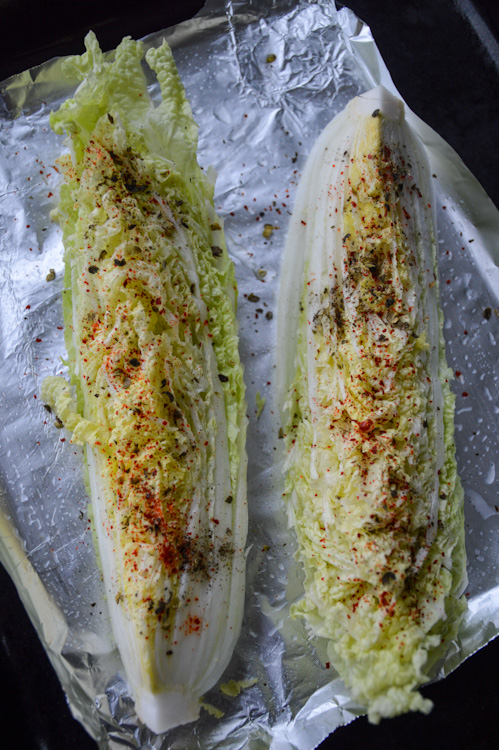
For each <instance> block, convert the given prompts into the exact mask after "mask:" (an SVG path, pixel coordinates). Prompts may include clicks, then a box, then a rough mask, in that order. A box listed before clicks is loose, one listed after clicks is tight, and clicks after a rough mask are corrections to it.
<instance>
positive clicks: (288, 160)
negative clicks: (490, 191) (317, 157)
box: [0, 0, 499, 750]
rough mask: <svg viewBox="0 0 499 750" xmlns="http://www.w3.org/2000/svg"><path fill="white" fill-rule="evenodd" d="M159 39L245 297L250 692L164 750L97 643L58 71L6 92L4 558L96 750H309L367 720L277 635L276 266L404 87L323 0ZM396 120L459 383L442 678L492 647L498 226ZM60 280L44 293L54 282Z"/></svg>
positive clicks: (235, 12)
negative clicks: (78, 422) (424, 168)
mask: <svg viewBox="0 0 499 750" xmlns="http://www.w3.org/2000/svg"><path fill="white" fill-rule="evenodd" d="M164 36H165V37H166V38H167V39H168V41H169V43H170V44H171V46H172V48H173V51H174V55H175V59H176V61H177V64H178V68H179V70H180V74H181V77H182V79H183V81H184V83H185V86H186V89H187V94H188V97H189V99H190V101H191V104H192V108H193V112H194V116H195V119H196V120H197V122H198V123H199V129H200V132H199V135H200V142H199V143H200V149H199V157H200V161H201V163H202V164H203V165H205V166H208V165H210V164H211V165H213V166H214V167H215V169H216V170H217V172H218V181H217V187H216V206H217V209H218V211H219V213H220V215H221V216H222V217H223V218H224V220H225V227H226V235H227V244H228V248H229V252H230V254H231V256H232V258H233V260H234V263H235V266H236V273H237V277H238V282H239V321H240V333H241V354H242V358H243V362H244V365H245V378H246V384H247V397H248V414H249V418H250V428H249V434H248V453H249V472H248V497H249V509H250V525H249V536H248V578H247V600H246V611H245V618H244V623H243V630H242V634H241V638H240V641H239V643H238V645H237V647H236V650H235V653H234V657H233V659H232V662H231V664H230V666H229V668H228V670H227V672H226V673H225V675H224V677H223V681H224V682H227V681H228V680H230V679H234V680H251V679H254V678H256V680H257V682H256V683H255V684H253V685H252V686H251V687H247V688H246V689H244V690H242V691H241V693H240V694H239V696H237V697H233V698H231V697H228V696H227V695H224V694H223V693H222V692H220V689H219V687H218V686H217V687H215V688H214V689H213V690H212V691H211V692H210V694H208V695H207V696H206V703H207V704H210V705H211V706H214V707H216V709H218V710H219V711H221V712H223V716H221V717H217V716H213V715H211V714H210V713H208V712H207V711H203V712H202V715H201V718H200V719H199V720H198V721H197V722H196V723H195V724H193V725H188V726H186V727H179V728H177V729H175V730H172V731H170V732H169V733H168V734H166V735H164V736H162V737H155V736H153V735H152V734H151V733H150V732H149V731H148V730H146V729H144V728H142V727H140V726H139V725H138V723H137V720H136V716H135V713H134V710H133V704H132V702H131V700H130V697H129V694H128V690H127V685H126V682H125V680H124V678H123V674H122V669H121V664H120V659H119V656H118V654H117V651H116V648H115V647H114V645H113V641H112V637H111V633H110V625H109V621H108V617H107V612H106V603H105V600H104V597H103V589H102V584H101V577H100V572H99V569H98V565H97V563H96V558H95V552H94V547H93V536H92V528H91V520H90V517H89V515H88V510H87V502H88V498H87V496H86V493H85V484H84V476H83V472H84V469H83V460H82V453H81V451H80V449H79V448H78V447H76V446H73V445H72V444H71V443H70V436H69V434H67V433H66V432H65V431H64V430H58V429H56V427H55V426H54V418H53V415H50V414H49V413H48V412H47V411H45V410H44V408H43V405H42V403H41V401H40V398H39V393H40V384H41V381H42V379H43V378H44V377H45V376H46V375H53V374H58V373H61V372H64V370H65V368H64V365H63V364H62V362H61V358H64V343H63V331H62V311H61V289H62V270H63V269H62V243H61V234H60V231H59V228H58V227H57V226H56V225H55V224H54V223H53V222H51V220H50V211H51V209H52V208H54V206H55V205H56V201H57V194H58V185H59V182H60V177H59V174H58V172H57V170H56V168H55V160H56V158H57V157H58V156H59V155H60V154H61V151H62V150H63V146H62V143H61V140H60V138H58V137H56V136H55V135H54V134H53V133H52V132H51V130H50V127H49V124H48V116H49V112H50V110H51V109H54V108H56V107H57V106H58V105H59V104H60V103H61V101H62V100H63V99H64V98H65V97H66V96H67V95H68V94H70V93H72V91H71V89H70V88H68V85H67V84H66V83H65V82H64V81H63V78H62V75H61V65H60V60H55V61H51V62H48V63H47V64H45V65H42V66H40V67H39V68H36V69H34V70H33V71H31V72H26V73H23V74H20V75H18V76H14V77H13V78H10V79H9V80H8V81H6V82H4V84H3V85H2V86H1V92H2V99H1V100H0V108H1V111H0V116H1V122H0V142H1V150H0V201H1V218H0V222H1V226H0V233H1V234H0V238H1V239H0V242H1V250H0V252H1V264H0V308H1V313H0V315H1V317H0V325H1V351H2V358H1V364H0V367H1V373H0V384H1V385H0V404H1V409H0V422H1V429H2V443H1V448H0V479H1V496H0V508H1V513H0V527H1V528H0V538H1V546H0V559H1V561H2V562H3V564H4V565H5V567H6V568H7V569H8V571H9V572H10V573H11V575H12V577H13V579H14V581H15V583H16V585H17V587H18V590H19V593H20V594H21V597H22V599H23V601H24V603H25V606H26V607H27V609H28V612H29V613H30V616H31V618H32V620H33V622H34V624H35V626H36V628H37V630H38V632H39V634H40V637H41V639H42V641H43V643H44V645H45V647H46V650H47V652H48V654H49V656H50V658H51V661H52V663H53V664H54V667H55V669H56V670H57V673H58V675H59V677H60V679H61V681H62V684H63V686H64V689H65V690H66V692H67V695H68V699H69V702H70V706H71V709H72V711H73V714H74V715H75V716H76V717H77V718H78V719H79V720H80V721H81V722H82V723H83V724H84V726H85V727H86V728H87V730H88V731H89V732H90V734H91V735H92V736H93V737H95V739H96V740H97V741H98V742H99V743H100V746H101V747H102V748H118V747H119V748H122V747H130V748H139V747H140V748H155V749H157V750H159V749H160V748H161V749H166V748H178V749H179V750H191V749H193V748H203V750H209V748H215V747H216V748H231V749H235V748H243V747H244V748H252V749H255V750H256V748H264V747H268V746H270V747H271V748H273V749H274V750H287V749H288V748H290V749H291V748H296V749H298V750H309V749H311V748H313V747H315V746H316V745H317V744H319V743H320V742H321V741H322V740H323V739H324V738H325V737H326V736H327V735H328V734H329V733H330V732H332V731H333V730H334V729H335V728H336V727H337V726H339V725H340V724H344V723H346V722H348V721H350V720H351V719H352V718H353V717H355V716H357V715H359V714H360V713H361V712H362V710H361V708H360V707H359V706H357V705H355V703H353V702H352V700H351V699H350V698H349V696H348V693H347V691H346V690H345V688H344V686H343V684H342V682H341V681H340V680H339V679H338V678H337V676H336V674H335V672H334V670H333V669H332V668H327V666H326V656H325V648H324V644H323V643H321V642H320V640H318V639H315V640H314V639H310V638H309V637H308V635H307V632H306V629H305V626H304V624H303V623H302V622H301V621H293V620H291V619H290V618H289V606H290V603H291V602H292V601H293V600H295V599H296V598H298V597H299V596H300V593H301V582H300V581H301V578H300V569H299V567H298V566H297V565H296V563H295V562H294V558H293V551H294V543H293V537H292V535H291V533H290V531H289V530H288V528H287V519H286V513H285V509H284V507H283V504H282V499H281V496H282V491H283V478H282V473H281V467H280V465H279V461H280V460H281V458H282V456H281V444H282V441H280V440H279V437H278V434H279V420H278V416H277V413H276V410H275V400H274V387H275V385H276V384H275V361H274V348H275V347H274V341H275V336H276V330H275V320H276V316H275V311H276V301H277V291H278V283H279V265H280V258H281V254H282V250H283V245H284V240H285V235H286V227H287V224H288V218H289V215H290V211H291V209H292V206H293V202H294V196H295V191H296V186H297V182H298V180H299V177H300V174H301V171H302V169H303V166H304V163H305V160H306V157H307V155H308V153H309V152H310V150H311V147H312V145H313V143H314V141H315V139H316V137H317V136H318V135H319V133H320V132H321V130H322V129H323V127H324V126H325V125H326V124H327V123H328V122H329V120H330V119H331V118H332V117H333V116H334V115H335V114H337V113H338V112H339V111H340V110H341V109H342V108H343V107H344V106H345V104H346V103H347V102H348V101H349V99H351V98H352V97H353V96H355V95H357V94H359V93H361V92H362V91H365V90H367V89H369V88H371V87H372V86H374V85H377V84H378V83H380V82H382V83H384V85H385V86H387V88H389V89H391V90H392V91H394V92H395V89H394V86H393V83H392V82H391V79H390V76H389V73H388V71H387V70H386V68H385V66H384V64H383V62H382V60H381V59H380V56H379V53H378V51H377V49H376V46H375V43H374V41H373V39H372V37H371V34H370V31H369V29H368V28H366V27H365V26H364V25H363V24H362V23H361V22H360V21H359V20H358V19H357V18H356V17H355V16H354V15H353V14H352V13H351V12H350V11H347V10H346V9H343V10H342V11H340V12H337V10H336V8H335V7H334V4H333V3H332V2H327V0H320V1H319V2H317V3H315V4H310V3H308V2H306V1H305V0H301V1H300V0H298V2H291V0H277V1H276V2H270V0H267V2H256V0H247V1H246V2H243V0H241V1H240V2H237V0H234V1H231V0H227V2H226V3H225V4H223V3H222V2H221V0H217V1H213V2H208V5H207V6H206V7H205V8H204V10H203V11H202V13H201V14H200V15H199V16H198V17H197V18H195V19H193V20H191V21H189V22H186V23H184V24H181V25H180V26H177V27H176V28H173V29H168V30H166V31H163V32H161V33H158V34H155V35H153V36H151V37H148V38H147V40H146V44H148V45H157V44H159V43H160V42H161V40H162V38H163V37H164ZM395 93H396V92H395ZM408 117H409V119H410V121H411V123H412V124H413V126H414V127H415V129H416V130H417V131H418V133H419V134H420V136H421V137H422V139H423V141H424V142H425V144H426V146H427V148H428V153H429V157H430V161H431V166H432V171H433V172H434V174H435V175H436V178H435V180H434V182H435V190H436V203H437V215H438V222H439V226H438V229H439V248H440V273H441V289H442V304H443V309H444V314H445V336H446V340H447V354H448V360H449V364H450V365H451V367H452V368H453V369H454V370H455V371H457V377H456V380H455V381H454V383H453V388H454V391H455V392H456V394H457V402H456V441H457V454H458V464H459V470H460V475H461V478H462V482H463V484H464V488H465V493H466V501H465V502H466V530H467V550H468V558H469V566H468V572H469V587H468V590H467V597H468V604H469V609H468V612H467V614H466V616H465V618H464V621H463V623H462V627H461V630H460V634H459V639H458V640H457V642H456V643H455V644H453V646H452V648H451V650H450V652H449V654H448V656H447V658H446V660H445V662H444V663H443V664H441V665H440V666H439V671H438V674H436V675H434V677H435V678H439V677H443V676H445V674H447V673H448V672H450V671H451V670H452V669H454V668H455V667H456V666H457V665H458V664H459V663H460V662H462V661H463V660H464V659H465V658H466V657H468V656H469V655H470V654H472V653H473V652H474V651H476V650H477V649H478V648H480V647H481V646H483V645H484V644H486V643H487V642H488V641H489V640H490V639H491V638H493V637H495V636H496V635H497V634H498V632H499V580H498V579H499V573H498V571H499V565H498V558H499V533H498V529H499V506H498V505H497V503H498V502H499V500H498V497H497V479H496V464H497V461H498V458H499V451H498V435H499V430H498V420H497V415H498V413H499V388H498V383H497V367H496V362H497V343H496V342H497V338H498V337H499V319H498V317H497V315H496V314H495V309H496V308H497V307H498V299H497V295H498V293H499V270H498V268H497V267H496V265H495V263H497V262H499V240H498V238H499V215H498V212H497V211H496V209H495V208H494V206H493V205H492V203H491V202H490V201H489V200H488V198H487V197H486V196H485V195H484V193H483V191H482V189H481V188H480V186H479V185H478V184H477V183H476V181H475V180H474V178H473V177H472V176H471V174H470V173H469V172H468V171H467V170H466V169H465V167H464V166H463V164H462V163H461V161H460V160H459V158H458V157H457V156H456V154H455V153H454V152H453V151H452V150H451V149H450V148H449V147H448V146H447V145H446V144H445V143H444V142H443V141H442V140H441V139H440V138H439V137H438V136H437V135H436V134H435V133H434V132H433V131H432V130H431V129H430V128H428V127H427V126H426V125H424V124H423V123H422V122H421V121H419V120H418V119H417V118H416V117H415V116H414V115H413V114H412V113H408ZM51 269H53V271H54V274H55V278H53V279H52V280H47V279H50V278H51V276H52V275H53V274H52V273H51ZM458 373H462V374H461V375H459V374H458ZM463 378H465V382H466V386H464V385H463V383H462V380H463ZM465 388H466V390H465ZM257 393H258V394H259V396H258V398H257ZM261 399H265V405H264V407H263V410H261V406H262V401H261ZM260 412H261V413H260ZM497 469H499V466H497Z"/></svg>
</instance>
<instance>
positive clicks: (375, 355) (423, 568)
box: [277, 87, 465, 721]
mask: <svg viewBox="0 0 499 750" xmlns="http://www.w3.org/2000/svg"><path fill="white" fill-rule="evenodd" d="M430 179H431V178H430V177H429V174H428V166H427V162H426V158H425V154H424V152H423V149H422V146H421V145H420V144H419V143H418V141H417V138H416V136H415V135H414V134H413V133H412V132H411V130H410V128H409V127H408V125H407V124H406V122H405V119H404V108H403V104H402V102H400V101H399V100H397V99H395V97H393V96H392V95H390V94H389V93H388V92H387V91H386V90H385V89H383V88H382V87H379V88H378V89H375V90H373V91H371V92H368V93H367V94H364V95H363V96H361V97H358V98H357V99H354V100H353V101H352V102H350V104H349V105H348V106H347V108H346V109H345V110H344V112H342V113H341V114H340V115H338V117H336V118H335V119H334V120H333V121H332V122H331V123H330V124H329V126H328V127H327V128H326V129H325V131H324V132H323V134H322V135H321V137H320V138H319V140H318V141H317V143H316V145H315V147H314V150H313V152H312V154H311V156H310V158H309V160H308V162H307V165H306V168H305V171H304V174H303V177H302V180H301V183H300V187H299V190H298V195H297V200H296V206H295V210H294V213H293V218H292V221H291V226H290V229H289V232H288V241H287V246H286V251H285V256H284V261H283V271H282V281H281V291H280V303H279V321H278V326H279V347H280V349H279V351H278V358H277V361H278V362H279V363H280V365H281V370H280V374H279V382H280V399H281V404H282V408H283V413H284V424H285V435H286V446H287V452H288V455H287V459H286V472H287V498H288V508H289V513H290V518H291V521H292V523H293V524H294V527H295V530H296V534H297V538H298V542H299V554H300V557H301V559H302V561H303V563H304V569H305V596H304V599H303V601H302V602H301V603H300V604H299V605H298V607H296V612H297V613H300V614H302V615H305V616H306V617H307V618H308V621H309V623H310V624H311V625H312V627H313V628H314V630H315V631H316V632H317V633H318V634H320V635H323V636H325V637H327V638H329V639H330V644H329V651H330V653H331V657H332V659H333V661H334V663H335V665H336V666H337V668H338V669H339V672H340V674H341V675H342V676H343V678H344V679H345V681H346V682H347V684H349V685H350V686H351V688H352V690H353V693H354V696H355V697H356V698H357V699H358V700H360V701H361V702H362V703H364V704H365V705H367V707H368V710H369V714H370V718H371V719H372V720H374V721H376V720H378V719H379V718H380V717H381V716H390V715H394V714H396V713H401V712H403V711H407V710H418V709H419V710H427V709H428V706H429V704H428V702H427V701H425V700H424V699H423V698H422V697H421V696H420V694H419V693H418V692H416V691H415V688H417V687H418V686H419V685H420V684H422V683H423V682H424V681H425V679H427V678H426V676H425V671H424V669H425V668H427V667H428V664H429V660H431V658H435V656H434V654H435V653H436V651H435V649H436V647H437V646H442V644H444V643H445V641H446V639H448V638H449V637H451V635H452V634H453V633H454V632H455V628H456V623H457V621H458V619H459V613H460V611H461V609H462V605H461V603H460V602H459V601H458V597H459V595H460V593H461V590H462V587H463V581H464V577H465V572H464V544H463V523H462V491H461V488H460V485H459V480H458V478H457V475H456V466H455V458H454V447H453V418H452V415H453V397H452V395H451V393H450V389H449V386H448V382H447V378H448V377H449V370H448V368H447V365H446V363H445V355H444V345H443V338H442V333H441V316H440V313H439V306H438V296H437V293H438V281H437V276H436V238H435V224H434V215H433V211H434V209H433V207H432V197H431V196H432V192H431V187H430ZM450 560H452V561H453V568H452V569H451V570H449V561H450Z"/></svg>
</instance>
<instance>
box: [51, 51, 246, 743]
mask: <svg viewBox="0 0 499 750" xmlns="http://www.w3.org/2000/svg"><path fill="white" fill-rule="evenodd" d="M93 44H94V41H93V39H92V38H90V41H89V40H87V52H89V53H90V52H91V53H92V55H93V56H94V58H95V57H98V53H99V52H100V51H98V48H97V49H96V48H95V47H94V46H92V45H93ZM95 44H96V43H95ZM140 49H141V48H140V45H138V44H136V43H134V42H132V41H131V40H125V41H124V42H123V44H122V45H121V46H120V48H119V49H118V51H117V53H116V62H115V63H113V64H112V65H111V66H110V67H109V69H108V70H107V69H106V66H105V65H104V66H102V65H100V64H99V65H96V66H95V69H94V70H93V72H92V73H90V74H88V75H87V78H86V79H85V80H84V82H83V83H82V86H81V87H80V89H79V91H81V92H83V93H82V96H83V95H84V94H85V96H87V95H88V90H87V89H86V88H85V86H90V87H91V86H93V85H95V84H96V80H97V84H98V85H97V86H96V89H95V91H94V90H93V89H92V91H91V96H92V97H93V96H95V97H97V100H98V96H101V95H102V88H103V87H105V86H109V92H110V94H109V96H110V98H111V101H105V102H104V104H103V103H102V102H100V105H101V111H100V112H99V107H98V106H96V107H95V108H89V109H86V108H85V107H82V108H81V109H80V108H79V106H78V92H77V95H76V97H75V100H73V102H69V103H67V104H66V108H64V107H63V108H62V109H61V110H60V112H59V113H58V114H57V115H56V117H61V118H62V119H63V120H64V119H65V118H67V110H69V111H70V112H73V109H72V108H73V107H75V108H76V114H72V117H73V116H74V121H73V120H71V123H72V124H70V125H68V124H67V122H65V127H66V128H67V129H68V130H69V131H70V132H74V131H75V130H76V132H78V133H79V134H80V135H81V132H85V129H87V130H88V135H87V136H85V138H83V141H80V140H78V138H79V137H80V136H78V138H76V141H75V144H76V145H75V147H74V149H73V150H74V153H75V156H74V164H70V163H69V162H67V161H66V162H65V165H64V169H65V176H66V181H67V183H68V184H67V186H65V187H64V188H63V190H62V191H61V206H60V215H61V221H62V223H63V226H64V240H65V248H66V250H65V261H66V281H67V283H68V290H67V291H66V300H65V308H66V341H67V345H68V352H69V355H70V368H71V370H72V374H73V380H74V383H75V384H76V386H77V395H78V404H76V403H75V402H74V401H73V400H72V397H71V394H70V390H69V386H68V385H67V383H66V382H65V381H64V380H62V379H60V378H48V379H47V380H46V381H45V383H44V384H43V389H42V396H43V397H44V399H45V401H46V402H47V403H49V404H50V405H51V406H52V407H53V408H54V410H55V412H56V413H57V414H58V416H59V417H60V419H61V420H62V421H63V423H64V424H65V426H67V427H68V428H69V429H71V430H72V431H73V441H75V442H80V443H83V444H86V456H87V463H88V474H89V483H90V489H91V497H92V504H93V508H94V519H95V530H96V534H97V540H98V550H99V555H100V562H101V566H102V572H103V577H104V583H105V587H106V591H107V595H108V606H109V612H110V617H111V621H112V625H113V633H114V636H115V639H116V643H117V645H118V648H119V651H120V654H121V657H122V661H123V665H124V668H125V672H126V676H127V678H128V681H129V683H130V687H131V690H132V693H133V697H134V699H135V704H136V710H137V714H138V716H139V718H140V719H141V720H142V721H143V722H144V723H145V724H146V725H147V726H148V727H149V728H150V729H152V730H153V731H154V732H157V733H160V732H164V731H166V730H168V729H169V728H171V727H174V726H177V725H179V724H184V723H187V722H190V721H193V720H195V719H196V718H197V717H198V715H199V711H200V698H201V696H202V695H203V694H204V693H205V692H206V691H207V690H209V689H210V688H211V687H213V685H214V684H215V683H216V682H217V680H218V679H219V678H220V676H221V675H222V673H223V671H224V670H225V668H226V666H227V664H228V663H229V661H230V659H231V656H232V652H233V649H234V646H235V643H236V640H237V638H238V636H239V632H240V627H241V621H242V614H243V605H244V583H245V553H244V546H245V539H246V532H247V512H246V452H245V433H246V416H245V404H244V385H243V380H242V369H241V364H240V361H239V356H238V352H237V332H236V323H235V301H234V289H235V281H234V273H233V267H232V264H231V263H230V261H229V260H228V256H227V251H226V250H225V246H224V240H223V234H222V229H221V224H220V223H219V221H220V220H219V219H218V218H217V216H216V214H215V212H214V209H213V204H212V201H211V186H210V185H209V183H208V181H207V180H206V177H205V176H204V175H203V174H202V173H201V171H200V170H199V167H198V166H197V162H196V161H195V152H194V155H193V154H192V153H191V152H192V149H193V147H194V146H195V126H194V125H193V122H192V118H191V119H189V117H190V111H189V110H188V105H187V103H186V101H185V96H184V93H183V90H182V88H181V85H180V82H179V81H178V76H177V74H176V71H175V69H174V66H173V61H172V58H171V52H170V50H169V48H168V47H167V46H166V45H164V46H163V47H162V48H161V50H155V51H153V52H152V53H151V55H150V57H149V61H150V63H151V64H152V65H154V66H155V68H156V72H157V73H158V78H159V80H160V84H161V86H162V93H163V97H164V104H165V103H168V107H166V109H169V108H173V114H172V111H170V112H169V114H170V117H173V118H174V117H177V118H179V119H180V120H181V121H182V122H183V123H187V124H185V125H184V129H185V130H186V131H187V133H186V134H185V135H184V136H182V133H181V132H179V129H178V128H176V129H174V130H173V136H172V137H174V138H177V139H180V141H181V139H182V137H184V138H185V143H182V142H181V143H180V144H179V143H177V149H175V148H172V150H171V152H169V151H168V148H166V149H165V146H164V144H162V143H161V142H159V147H158V140H159V141H160V138H161V133H162V130H161V125H162V123H161V122H160V125H159V126H158V121H161V118H159V117H158V121H157V120H156V116H157V113H156V111H155V110H154V107H153V105H152V104H151V103H150V102H148V101H144V99H145V97H147V91H146V84H145V80H143V74H142V71H141V69H140ZM120 66H121V67H120ZM106 70H107V72H106ZM118 74H120V75H124V76H130V77H131V79H132V80H133V81H134V82H135V84H136V86H135V89H132V90H131V94H130V95H131V96H133V94H135V96H137V97H138V96H139V94H137V91H139V92H141V93H140V100H139V101H138V102H137V111H135V110H133V112H131V111H128V110H127V108H128V107H129V104H123V101H122V99H121V97H119V101H116V102H114V103H113V102H112V96H113V94H114V91H115V88H116V80H117V76H118ZM106 75H108V76H109V80H108V79H107V78H106ZM92 76H94V78H93V77H92ZM141 76H142V78H141ZM99 77H101V78H99ZM136 77H137V78H136ZM101 79H102V80H101ZM137 81H142V83H141V86H142V88H140V87H138V85H137ZM92 101H93V99H92ZM124 101H125V103H126V102H127V100H126V98H125V100H124ZM75 102H76V104H75ZM97 104H99V101H97ZM144 104H145V105H146V106H145V109H144ZM95 110H97V114H96V116H95V117H94V122H93V123H92V127H91V128H90V127H88V123H86V122H85V128H83V129H82V128H81V118H84V117H86V116H87V113H88V112H90V113H91V114H92V116H93V114H94V111H95ZM132 114H133V117H138V118H139V120H140V119H141V118H142V122H141V124H140V127H138V126H137V123H135V125H136V127H135V128H131V127H130V119H129V118H132ZM162 116H163V118H165V120H164V130H166V131H168V128H169V127H170V125H171V124H170V123H169V121H168V118H166V115H165V113H163V115H162ZM183 118H184V119H183ZM74 123H76V126H77V127H76V126H75V124H74ZM193 127H194V131H192V128H193ZM136 131H138V132H139V135H137V133H136ZM148 143H149V144H151V145H152V151H149V150H148V148H147V144H148ZM165 153H166V154H167V155H168V154H169V155H170V157H171V160H168V159H167V158H166V156H165ZM176 157H178V161H179V163H181V162H184V163H185V169H186V173H185V174H180V173H179V171H178V164H176V163H175V161H174V159H175V158H176ZM220 245H221V246H220Z"/></svg>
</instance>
